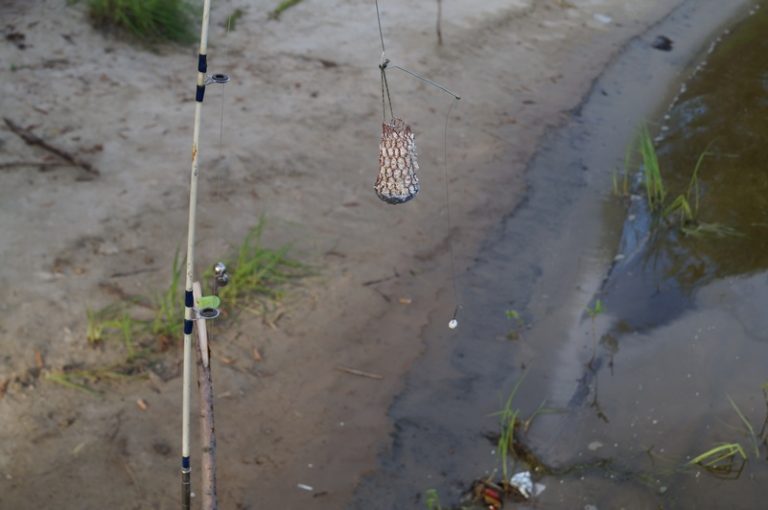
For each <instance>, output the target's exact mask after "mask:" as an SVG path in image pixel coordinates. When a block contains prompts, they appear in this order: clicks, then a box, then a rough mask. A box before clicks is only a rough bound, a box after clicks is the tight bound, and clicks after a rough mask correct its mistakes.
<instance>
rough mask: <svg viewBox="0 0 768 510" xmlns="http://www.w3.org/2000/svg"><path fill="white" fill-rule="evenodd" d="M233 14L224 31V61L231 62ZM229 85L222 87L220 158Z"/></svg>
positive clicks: (222, 151) (220, 155)
mask: <svg viewBox="0 0 768 510" xmlns="http://www.w3.org/2000/svg"><path fill="white" fill-rule="evenodd" d="M232 16H234V14H230V15H229V16H228V17H227V30H226V32H225V33H224V38H225V41H226V42H225V43H224V62H227V63H229V47H230V44H229V32H230V28H231V27H232ZM226 88H227V87H222V90H221V107H220V111H219V159H221V158H222V157H223V155H224V143H223V140H224V100H225V97H226V95H227V92H226Z"/></svg>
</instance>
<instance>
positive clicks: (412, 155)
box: [374, 0, 461, 329]
mask: <svg viewBox="0 0 768 510" xmlns="http://www.w3.org/2000/svg"><path fill="white" fill-rule="evenodd" d="M375 4H376V21H377V23H378V27H379V40H380V41H381V61H380V62H379V70H380V71H381V109H382V117H383V124H384V125H383V134H382V141H381V145H380V149H379V151H380V152H379V164H380V171H379V175H378V177H377V179H376V184H375V186H374V189H375V190H376V194H377V195H378V196H379V198H380V199H382V200H384V201H385V202H388V203H390V204H402V203H404V202H407V201H409V200H411V199H413V198H414V197H415V196H416V194H417V193H418V191H419V180H418V177H417V176H416V170H418V168H419V166H418V163H417V162H416V146H415V143H414V135H413V132H412V131H411V128H410V126H408V125H407V124H406V123H405V122H403V121H402V120H401V119H397V118H395V113H394V109H393V108H392V97H391V95H390V92H389V83H388V81H387V68H388V67H392V68H394V69H398V70H400V71H402V72H404V73H406V74H408V75H409V76H411V77H414V78H416V79H418V80H421V81H423V82H424V83H426V84H428V85H431V86H433V87H435V88H437V89H439V90H441V91H443V92H445V93H446V94H449V95H450V96H452V97H453V101H452V102H451V106H450V107H449V108H448V112H447V114H446V116H445V124H444V126H443V184H444V188H445V216H446V224H447V227H448V248H449V253H450V271H451V287H452V290H453V301H454V306H455V307H454V310H453V316H452V317H451V320H450V321H449V322H448V327H449V328H451V329H456V327H458V325H459V321H458V318H457V316H458V313H459V310H460V308H461V305H460V304H459V292H458V288H457V283H456V255H455V250H454V246H453V239H452V229H453V225H452V222H451V196H450V189H449V184H448V123H449V121H450V118H451V113H452V112H453V108H454V107H455V106H456V103H457V102H458V101H459V100H461V97H460V96H458V95H457V94H455V93H453V92H451V91H450V90H449V89H448V88H446V87H444V86H442V85H440V84H439V83H437V82H435V81H432V80H430V79H429V78H426V77H424V76H421V75H420V74H418V73H415V72H413V71H410V70H408V69H405V68H404V67H401V66H399V65H394V64H391V62H390V60H389V59H388V58H387V56H386V45H385V43H384V31H383V30H382V27H381V11H380V8H379V0H375ZM387 103H389V113H390V122H389V123H387V108H386V106H387Z"/></svg>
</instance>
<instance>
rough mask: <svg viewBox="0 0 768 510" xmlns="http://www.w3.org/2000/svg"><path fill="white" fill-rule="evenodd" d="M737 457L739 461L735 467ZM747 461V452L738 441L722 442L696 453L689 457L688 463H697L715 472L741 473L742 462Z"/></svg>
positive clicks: (726, 473) (722, 473) (723, 473)
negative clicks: (694, 455) (698, 453)
mask: <svg viewBox="0 0 768 510" xmlns="http://www.w3.org/2000/svg"><path fill="white" fill-rule="evenodd" d="M738 458H741V462H740V463H739V464H738V466H739V467H738V469H736V466H737V462H738ZM746 462H747V454H746V453H745V452H744V448H742V447H741V445H740V444H739V443H723V444H720V445H717V446H715V447H714V448H711V449H709V450H707V451H706V452H704V453H702V454H700V455H697V456H696V457H694V458H693V459H691V460H690V461H689V462H688V464H689V465H693V464H696V465H699V466H701V467H703V468H704V469H706V470H707V471H710V472H712V473H715V474H721V475H729V474H733V473H736V474H737V475H738V474H740V473H741V470H742V469H743V468H744V464H745V463H746Z"/></svg>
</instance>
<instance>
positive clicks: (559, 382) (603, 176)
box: [354, 8, 768, 509]
mask: <svg viewBox="0 0 768 510" xmlns="http://www.w3.org/2000/svg"><path fill="white" fill-rule="evenodd" d="M685 14H686V13H685V12H683V13H682V14H681V16H682V19H684V20H687V18H686V17H685ZM684 23H685V22H684ZM691 25H695V23H694V22H692V23H691ZM679 26H680V25H678V27H679ZM662 28H663V27H660V29H662ZM766 33H768V9H765V8H763V9H762V10H758V11H756V14H754V15H752V16H750V17H748V18H746V19H745V20H744V21H743V22H741V23H740V24H739V25H738V26H737V27H736V28H735V29H734V32H733V33H732V34H730V35H729V36H727V37H725V38H724V40H723V42H722V43H721V44H720V45H718V46H717V48H716V50H715V52H714V53H712V54H711V55H708V56H707V57H706V58H707V64H706V66H704V67H703V68H702V69H700V70H699V71H698V72H697V73H696V75H695V76H694V77H693V78H692V79H691V80H689V81H688V82H687V83H686V86H685V91H684V92H683V93H682V94H680V95H679V97H678V99H677V100H676V102H675V103H674V104H673V107H672V108H671V109H670V110H669V112H668V115H669V116H668V117H666V118H664V120H661V121H659V124H658V125H657V126H656V129H654V131H657V132H660V133H661V134H662V136H663V138H662V139H661V140H660V142H659V143H658V146H657V148H658V152H659V159H660V165H661V169H662V174H663V175H664V178H665V183H666V185H667V188H668V190H669V197H668V200H670V201H671V200H673V199H674V197H675V196H676V195H677V194H679V193H685V191H686V189H687V186H688V183H689V180H690V176H691V173H692V171H693V168H694V166H695V165H696V161H697V159H698V158H699V156H700V154H701V153H702V152H704V151H707V152H709V153H712V154H711V155H708V156H707V157H705V159H704V161H703V163H702V166H701V167H700V170H699V172H700V173H699V179H700V181H699V184H700V196H699V204H700V205H699V214H698V217H697V223H695V224H693V223H691V224H689V225H688V226H689V227H692V228H693V227H695V226H696V225H712V224H716V225H718V229H717V230H718V232H719V233H721V234H722V233H723V232H727V234H726V235H716V234H707V235H697V236H692V235H684V234H683V233H682V232H681V231H680V230H679V229H677V228H675V227H674V226H669V227H668V226H664V225H663V222H662V223H659V222H658V221H656V220H654V219H653V218H652V217H651V216H650V215H649V214H648V213H647V210H646V209H645V207H644V206H643V205H642V204H643V201H642V199H641V198H640V197H636V198H635V199H634V200H633V201H632V203H631V206H630V209H629V215H628V216H626V218H627V219H626V221H625V220H624V218H625V213H626V211H625V209H624V207H623V206H622V205H621V204H620V200H619V199H617V198H615V197H609V196H607V195H608V194H607V193H605V191H604V190H605V189H606V186H605V183H607V182H609V180H610V169H606V160H605V157H606V153H609V152H610V153H612V154H613V153H620V154H621V155H623V152H624V147H623V146H618V145H620V144H624V143H625V142H626V141H628V140H629V139H630V138H631V136H632V131H633V130H635V128H636V126H638V125H639V124H640V122H641V121H642V120H643V119H646V120H647V118H648V116H647V114H648V111H649V110H650V109H652V108H654V106H652V105H654V104H657V102H658V95H659V94H660V93H662V92H659V91H658V90H656V91H654V90H643V89H644V88H652V87H653V85H652V83H653V79H654V78H655V77H659V78H661V77H664V76H668V75H669V73H673V72H674V73H686V72H689V71H690V70H689V69H687V68H686V67H685V64H682V63H680V62H678V61H675V59H674V55H673V56H671V57H668V56H663V55H655V54H653V55H650V56H649V55H648V54H646V53H642V51H641V52H640V53H641V55H640V57H639V60H637V61H636V62H634V63H633V61H632V60H631V59H630V60H629V61H628V62H627V63H626V64H625V67H623V68H622V67H621V66H619V68H618V69H615V70H614V71H613V72H614V73H615V76H626V75H627V73H641V74H640V75H638V76H642V77H643V78H644V79H645V80H646V81H644V82H642V84H639V85H638V84H635V85H632V84H631V81H632V80H629V81H630V84H629V85H623V86H618V85H617V86H615V87H614V86H613V81H612V80H613V79H614V78H613V77H612V75H611V74H610V73H609V74H608V75H607V76H606V77H604V78H603V79H602V81H601V82H599V83H598V84H597V85H596V92H595V93H594V94H593V98H592V99H590V102H589V103H588V106H587V107H586V108H585V110H584V111H583V112H580V113H579V115H580V116H581V122H576V123H574V125H572V126H569V127H568V128H566V129H564V130H563V131H562V132H560V133H558V134H557V135H556V136H555V137H554V138H553V140H551V141H550V143H549V144H548V145H549V146H550V147H552V148H551V149H549V150H546V151H544V152H543V153H542V154H540V155H539V156H538V158H537V161H536V162H535V163H534V166H533V173H532V177H531V180H532V182H531V186H532V191H531V194H530V199H529V202H528V203H527V204H525V205H524V206H523V207H521V209H520V210H519V211H517V212H516V213H515V214H514V215H513V216H512V217H510V218H508V219H507V220H506V221H505V222H504V224H503V225H502V226H501V227H500V229H499V232H498V233H497V236H498V237H497V239H496V240H495V241H492V242H489V244H488V246H487V247H486V248H485V249H484V250H483V252H482V254H481V257H480V258H479V259H478V261H477V263H476V264H475V265H474V266H473V268H472V269H471V271H470V273H469V275H468V276H467V278H466V281H464V282H463V285H462V287H463V288H464V289H465V292H464V295H463V302H464V307H463V309H462V313H461V316H460V318H461V326H460V328H459V331H458V332H457V333H456V334H449V333H446V330H447V328H446V325H445V324H446V321H445V320H440V319H439V318H435V320H434V321H433V323H434V325H433V326H432V327H431V329H430V330H428V331H426V332H425V335H427V337H430V336H433V335H434V336H437V337H441V342H440V343H439V347H438V348H434V344H433V345H432V348H430V349H429V350H428V351H427V353H426V354H425V358H424V359H423V360H422V362H421V363H420V364H419V365H418V366H417V367H416V370H415V372H414V374H413V375H412V377H411V380H410V381H409V389H408V391H407V392H406V393H405V394H404V395H403V396H402V397H401V398H400V399H399V400H398V402H397V403H396V404H395V406H394V407H393V410H392V416H393V418H394V420H395V423H396V433H395V435H394V442H393V446H392V451H390V452H387V454H385V455H384V458H383V461H382V462H383V466H382V469H381V470H380V471H379V472H377V473H376V474H374V475H372V476H371V477H370V479H369V480H368V482H367V483H366V484H364V485H363V487H361V490H360V491H359V493H358V502H357V503H356V505H355V506H354V508H369V509H376V508H382V509H383V508H419V507H424V502H423V500H421V499H420V494H422V493H423V491H424V490H426V489H429V488H436V489H438V490H439V492H440V494H441V496H442V501H443V504H444V506H450V505H457V502H458V501H459V499H460V498H461V494H462V492H464V491H465V490H467V489H468V488H469V486H470V484H471V482H472V480H473V479H479V478H483V477H491V478H494V479H496V480H498V479H499V468H500V466H501V462H500V459H499V456H498V452H497V451H496V444H495V442H494V440H495V434H497V433H498V432H499V425H498V421H499V417H498V415H495V414H494V413H496V412H497V411H499V410H500V409H501V408H502V406H503V405H504V401H505V399H506V397H507V395H508V393H509V392H510V391H511V389H512V388H513V387H514V385H515V384H516V383H517V382H518V381H520V380H521V378H522V383H521V385H520V388H519V390H518V393H517V394H516V395H515V397H514V401H513V402H514V405H515V406H516V407H517V409H519V411H520V417H521V418H522V419H526V418H528V417H530V416H532V415H533V414H534V412H535V410H536V409H537V408H540V407H542V408H544V409H547V410H549V411H551V412H549V413H547V414H541V415H538V416H537V417H536V418H535V419H533V420H532V421H531V422H530V423H529V424H528V425H529V427H527V428H526V430H525V431H523V430H522V429H521V433H520V441H521V443H522V444H525V445H526V446H527V447H529V448H530V449H531V450H532V452H533V453H534V455H535V456H536V457H537V458H538V460H539V461H540V462H541V463H542V466H540V467H543V469H542V471H541V472H540V473H539V474H538V475H537V476H536V477H537V478H538V481H539V482H540V483H543V484H544V485H545V486H546V490H545V491H544V492H543V493H542V494H541V495H540V496H539V497H538V498H537V500H536V501H535V502H534V503H532V504H531V505H530V506H532V507H534V506H535V507H536V508H558V509H560V508H567V509H574V508H576V509H581V508H593V507H596V508H599V509H618V508H627V509H636V508H642V509H645V508H649V509H656V508H664V509H688V508H697V509H700V508H701V509H704V508H729V509H753V508H762V507H764V506H765V503H764V499H765V498H764V493H765V490H764V487H765V484H766V482H768V460H767V459H766V455H767V448H766V445H765V444H764V443H763V442H762V441H761V438H760V437H759V436H760V433H761V427H762V426H763V423H764V420H765V419H766V413H768V408H767V406H766V401H765V397H764V395H763V392H762V386H763V384H764V383H766V382H768V371H766V368H765V367H766V363H765V361H764V360H766V359H768V341H766V340H767V339H768V333H766V332H768V314H767V313H765V308H766V305H768V273H766V269H768V250H766V248H767V246H766V243H768V237H766V234H768V193H767V192H768V167H766V166H765V164H764V163H763V162H765V161H768V154H766V153H768V143H766V141H767V140H768V40H766V39H765V38H764V34H766ZM693 40H696V39H695V38H693ZM702 42H703V41H701V42H700V44H701V43H702ZM643 44H646V43H645V42H644V41H638V42H637V45H638V46H641V45H643ZM643 51H644V50H643ZM654 59H656V60H654ZM665 59H666V60H665ZM638 67H641V68H642V71H638ZM642 73H647V74H642ZM665 73H667V74H666V75H665ZM654 93H655V94H656V98H655V99H654ZM627 98H629V99H631V101H629V102H628V101H627V100H626V99H627ZM601 101H604V103H602V102H601ZM654 101H656V103H654ZM617 105H621V106H620V107H621V108H623V110H622V113H621V115H618V118H616V114H615V113H611V112H614V111H615V110H616V109H617V108H619V106H617ZM633 108H635V109H633ZM641 112H642V113H641ZM628 119H629V121H628ZM630 121H631V123H634V124H633V125H631V126H628V125H627V123H628V122H630ZM662 124H663V125H664V126H665V127H664V128H662V129H658V127H659V126H660V125H662ZM585 125H596V126H599V127H598V128H595V129H591V128H589V129H585V128H584V126H585ZM611 157H612V158H613V156H611ZM613 159H615V161H616V163H617V167H618V166H619V165H620V160H621V159H622V157H621V156H619V155H618V154H617V155H616V157H615V158H613ZM555 182H556V183H557V185H553V183H555ZM601 216H602V218H603V221H602V224H601V225H600V226H599V227H598V228H595V227H594V223H595V222H594V218H596V217H601ZM622 221H624V227H623V228H622V227H621V222H622ZM621 232H623V234H621ZM620 234H621V235H622V237H621V239H619V238H618V236H619V235H620ZM617 250H618V253H619V254H620V255H621V257H619V260H618V262H616V263H615V264H613V267H612V268H611V270H610V271H609V272H608V276H607V278H606V277H605V274H606V272H607V269H606V268H607V267H610V266H611V265H612V260H613V259H614V256H615V255H616V254H617ZM598 298H599V299H600V300H601V302H602V303H603V310H602V312H601V313H599V314H597V315H595V316H594V317H590V315H589V313H587V312H586V308H587V306H594V303H595V300H596V299H598ZM511 309H515V310H516V311H518V312H520V314H521V316H522V321H523V323H524V325H522V326H521V325H519V324H518V323H517V322H516V321H515V320H510V319H507V318H506V317H505V311H506V310H511ZM509 333H512V334H511V335H510V334H509ZM510 338H515V339H513V340H510ZM736 408H738V411H737V410H736ZM739 413H741V414H742V415H743V418H742V417H741V416H740V415H739ZM745 420H746V421H747V422H749V425H750V426H751V428H752V430H753V432H754V436H753V434H752V433H751V432H750V430H749V427H748V426H747V425H746V424H745ZM726 442H727V443H738V444H739V445H740V446H741V447H742V448H743V450H744V454H745V456H746V459H745V460H744V464H743V469H741V470H740V471H738V472H737V470H733V471H731V472H721V473H719V475H715V474H713V473H711V472H708V471H706V470H703V469H701V468H699V467H696V466H691V465H689V461H690V459H691V458H693V457H694V456H696V455H698V454H700V453H702V452H704V451H706V450H709V449H710V448H712V447H714V446H716V445H718V444H721V443H726ZM736 464H737V466H736V467H738V465H740V464H741V460H740V459H739V460H738V462H736ZM529 467H530V466H526V465H525V464H524V463H520V462H518V464H517V465H516V466H514V467H510V472H511V473H514V472H517V471H523V470H526V469H529ZM523 507H525V506H524V505H523V506H516V508H523Z"/></svg>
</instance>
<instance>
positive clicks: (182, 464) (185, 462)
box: [181, 457, 189, 469]
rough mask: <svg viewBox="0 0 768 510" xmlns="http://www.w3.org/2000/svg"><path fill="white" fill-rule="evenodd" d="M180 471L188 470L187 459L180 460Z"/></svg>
mask: <svg viewBox="0 0 768 510" xmlns="http://www.w3.org/2000/svg"><path fill="white" fill-rule="evenodd" d="M181 469H189V457H182V458H181Z"/></svg>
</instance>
